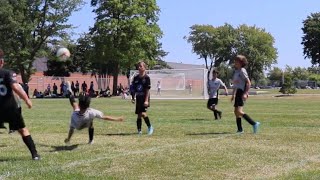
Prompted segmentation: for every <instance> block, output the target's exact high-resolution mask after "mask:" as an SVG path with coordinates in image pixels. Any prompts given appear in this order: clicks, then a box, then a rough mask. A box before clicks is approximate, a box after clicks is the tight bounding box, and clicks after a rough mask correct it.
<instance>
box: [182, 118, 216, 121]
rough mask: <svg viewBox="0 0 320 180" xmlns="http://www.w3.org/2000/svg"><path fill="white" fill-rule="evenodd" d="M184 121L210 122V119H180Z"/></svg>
mask: <svg viewBox="0 0 320 180" xmlns="http://www.w3.org/2000/svg"><path fill="white" fill-rule="evenodd" d="M182 120H184V121H212V119H204V118H195V119H182Z"/></svg>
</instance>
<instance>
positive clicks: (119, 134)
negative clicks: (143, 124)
mask: <svg viewBox="0 0 320 180" xmlns="http://www.w3.org/2000/svg"><path fill="white" fill-rule="evenodd" d="M100 135H103V136H132V135H137V133H108V134H100Z"/></svg>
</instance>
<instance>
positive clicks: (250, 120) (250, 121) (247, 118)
mask: <svg viewBox="0 0 320 180" xmlns="http://www.w3.org/2000/svg"><path fill="white" fill-rule="evenodd" d="M242 117H243V118H244V119H245V120H247V121H248V123H249V124H251V125H255V124H256V122H254V121H253V120H252V119H251V118H250V116H248V115H247V114H244V115H243V116H242Z"/></svg>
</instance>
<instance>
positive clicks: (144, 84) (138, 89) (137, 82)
mask: <svg viewBox="0 0 320 180" xmlns="http://www.w3.org/2000/svg"><path fill="white" fill-rule="evenodd" d="M132 86H133V91H134V92H135V94H136V96H137V97H139V96H142V97H145V95H146V90H147V89H150V88H151V83H150V77H149V76H148V75H144V76H143V77H140V76H139V75H137V76H135V77H134V78H133V81H132Z"/></svg>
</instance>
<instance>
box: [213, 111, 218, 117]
mask: <svg viewBox="0 0 320 180" xmlns="http://www.w3.org/2000/svg"><path fill="white" fill-rule="evenodd" d="M217 113H218V111H217V110H213V115H214V119H218V114H217Z"/></svg>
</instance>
